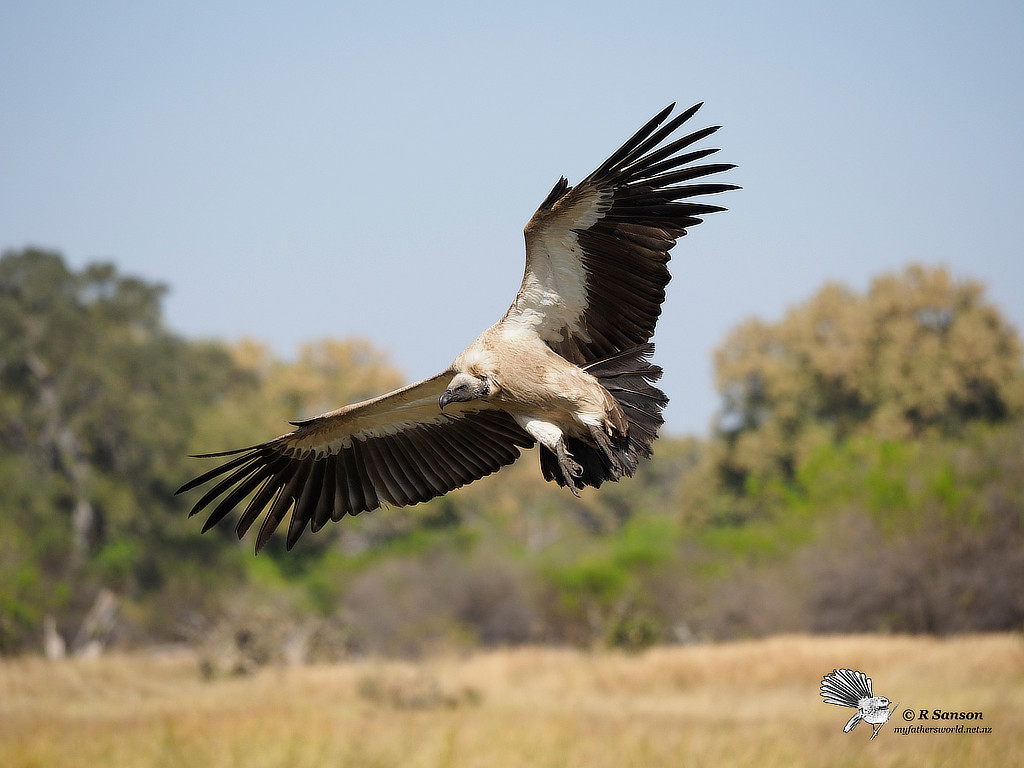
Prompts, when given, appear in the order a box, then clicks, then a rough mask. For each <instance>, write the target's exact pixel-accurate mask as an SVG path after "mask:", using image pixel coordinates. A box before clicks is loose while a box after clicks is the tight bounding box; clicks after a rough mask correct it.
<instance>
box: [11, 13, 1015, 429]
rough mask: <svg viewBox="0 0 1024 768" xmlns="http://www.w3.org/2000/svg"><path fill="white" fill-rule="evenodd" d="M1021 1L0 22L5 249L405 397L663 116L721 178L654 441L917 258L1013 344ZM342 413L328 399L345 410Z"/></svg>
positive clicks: (681, 248)
mask: <svg viewBox="0 0 1024 768" xmlns="http://www.w3.org/2000/svg"><path fill="white" fill-rule="evenodd" d="M1022 40H1024V3H1021V2H1020V0H1014V1H1012V2H976V3H967V2H959V3H953V2H920V3H910V2H899V1H898V0H887V2H862V3H847V4H842V5H840V4H835V5H833V4H830V3H821V2H803V3H802V2H786V1H782V2H771V3H744V2H716V3H710V2H701V3H696V2H660V3H652V2H642V1H637V2H630V3H625V2H621V0H620V1H619V2H578V3H577V2H574V3H534V2H512V3H505V4H500V5H499V4H490V3H481V2H472V3H470V2H453V1H451V0H449V2H445V3H436V4H429V5H428V4H423V3H407V4H406V3H388V2H376V3H372V4H371V3H365V4H354V3H342V2H322V3H301V2H290V3H280V2H267V3H258V4H257V3H241V2H239V3H216V2H211V3H187V2H177V3H163V4H156V3H127V2H125V3H107V2H92V3H79V2H46V1H45V0H42V1H40V2H22V3H15V2H10V1H8V2H4V3H2V4H0V248H2V249H4V250H6V249H20V248H23V247H26V246H29V245H33V246H41V247H47V248H53V249H56V250H59V251H61V252H62V253H63V254H64V255H65V256H66V258H67V259H68V260H69V262H70V263H71V264H72V265H73V266H75V267H76V268H78V267H81V266H83V265H84V264H86V263H87V262H89V261H92V260H113V261H114V262H116V263H117V265H118V266H119V268H120V269H121V270H122V271H123V272H126V273H129V274H137V275H139V276H142V277H144V278H146V279H148V280H151V281H159V282H163V283H166V284H167V285H168V286H169V287H170V294H169V295H168V297H167V299H166V302H165V316H166V318H167V321H168V323H169V325H170V326H171V328H173V329H174V330H176V331H178V332H181V333H183V334H185V335H187V336H189V337H195V338H198V337H221V338H225V339H236V338H239V337H241V336H251V337H255V338H258V339H263V340H266V341H268V342H270V343H272V344H273V345H274V347H275V348H276V349H277V350H278V351H279V352H281V353H282V354H284V355H290V354H292V353H293V352H294V350H295V348H296V346H297V345H298V344H299V343H301V342H302V341H307V340H312V339H316V338H321V337H325V336H335V337H343V336H351V335H357V336H363V337H366V338H368V339H370V340H371V341H372V342H373V343H374V344H376V345H377V346H379V347H380V348H382V349H384V350H387V351H388V353H389V354H390V356H391V360H392V361H393V363H394V364H395V365H396V366H397V367H398V368H399V369H401V370H402V371H403V372H404V373H405V375H406V376H407V377H408V378H409V379H414V378H421V377H424V376H428V375H432V374H433V373H436V372H437V371H438V370H441V368H442V367H443V366H445V365H447V364H448V363H449V362H450V360H451V359H452V358H453V357H454V356H455V355H456V354H457V353H458V352H459V351H460V350H461V349H462V348H463V346H465V344H467V343H468V342H469V341H471V340H472V339H473V338H474V337H475V336H476V334H477V333H478V332H479V331H481V330H483V328H485V327H486V326H488V325H490V324H491V323H492V322H494V321H495V320H497V319H498V318H499V317H500V316H501V314H502V313H503V312H504V311H505V309H506V308H507V306H508V304H509V302H510V301H511V300H512V297H513V296H514V294H515V291H516V289H517V288H518V285H519V280H520V278H521V276H522V269H523V240H522V227H523V225H524V224H525V223H526V221H527V220H528V219H529V217H530V216H531V215H532V213H533V211H534V210H535V208H536V207H537V205H538V204H539V203H540V202H541V200H542V199H543V198H544V196H545V195H546V193H547V192H548V190H549V189H550V188H551V186H552V184H553V183H554V182H555V181H556V180H557V179H558V177H559V176H560V175H562V174H564V175H566V176H567V177H568V178H569V180H570V182H576V181H579V180H580V179H581V178H582V177H583V176H585V175H586V174H587V173H588V172H590V171H591V170H592V169H593V168H594V167H596V166H597V164H598V163H600V161H601V160H603V159H604V158H605V157H606V156H607V155H608V154H609V153H610V152H611V151H612V150H613V149H615V148H616V147H617V146H618V145H619V144H620V143H621V142H622V141H623V140H624V139H625V138H627V137H628V136H629V135H630V134H631V133H632V132H633V131H634V130H635V129H636V128H638V127H639V126H640V125H641V124H642V123H643V122H645V121H646V120H647V119H648V118H649V117H650V116H652V115H653V114H654V113H655V112H657V111H658V110H659V109H660V108H662V107H663V106H665V105H666V104H668V103H670V102H673V101H677V102H679V103H680V105H681V106H688V105H689V104H692V103H695V102H698V101H704V102H705V106H704V108H703V109H702V110H701V112H700V113H699V115H698V117H697V118H696V123H695V125H698V126H699V125H703V124H721V125H723V126H724V127H723V128H722V130H721V131H719V133H718V134H717V135H716V136H715V138H714V139H713V142H712V143H713V144H715V145H717V146H720V147H722V152H720V153H719V155H718V158H720V159H721V160H722V161H724V162H733V163H737V164H738V165H739V166H740V167H739V168H738V169H736V170H734V171H731V172H730V173H729V174H728V176H729V179H728V180H729V181H731V182H733V183H736V184H740V185H742V186H743V190H742V191H739V192H732V193H729V194H728V195H726V196H723V197H722V198H721V202H722V203H723V204H725V205H726V206H728V208H729V209H730V210H729V211H728V212H726V213H722V214H716V215H714V216H710V217H708V219H707V220H706V221H705V223H704V224H702V225H701V226H699V227H697V228H696V229H694V230H692V231H691V232H690V234H689V235H687V237H685V238H684V239H683V240H682V241H681V242H680V244H679V245H678V246H677V248H676V249H675V250H674V251H673V261H672V266H673V275H674V278H673V281H672V283H671V285H670V286H669V291H668V300H667V302H666V306H665V311H664V314H663V316H662V320H661V324H660V326H659V330H658V333H657V335H656V337H655V341H656V343H657V345H658V352H657V356H656V358H657V361H658V362H659V363H660V364H661V365H662V366H663V367H664V368H665V370H666V373H665V378H664V379H663V385H664V388H665V389H666V391H667V392H668V394H669V396H670V397H671V398H672V403H671V404H670V405H669V408H668V410H667V414H666V415H667V421H668V429H669V430H670V431H671V432H674V433H705V432H706V430H707V428H708V426H709V424H710V421H711V419H712V417H713V414H714V412H715V410H716V408H717V407H718V404H719V401H718V397H717V395H716V393H715V391H714V387H713V381H712V375H713V373H712V360H711V352H712V350H713V349H714V347H715V346H717V345H718V344H719V343H720V342H721V341H722V339H723V337H724V336H725V334H726V333H727V331H728V330H729V329H730V328H732V327H733V326H735V325H736V324H737V323H738V322H740V321H741V320H743V319H744V318H746V317H748V316H750V315H758V316H760V317H762V318H765V319H768V320H775V319H778V318H779V317H781V315H782V313H783V312H784V311H785V309H786V308H787V307H788V306H790V305H792V304H793V303H796V302H799V301H802V300H804V299H806V298H808V297H809V296H810V295H811V294H812V293H814V292H815V291H816V290H817V289H818V288H819V287H820V286H821V285H822V284H823V283H824V282H825V281H827V280H838V281H842V282H845V283H847V284H848V285H850V286H852V287H854V288H856V289H858V290H863V289H864V288H866V286H867V285H868V281H869V280H870V278H871V277H872V276H874V275H877V274H880V273H882V272H887V271H894V270H900V269H902V268H903V267H904V266H905V265H907V264H908V263H910V262H913V261H918V262H923V263H926V264H935V265H938V264H943V265H946V266H948V267H949V268H950V269H951V270H952V272H953V273H954V274H955V275H956V276H958V277H962V278H972V279H978V280H981V281H983V282H984V283H986V284H987V286H988V289H989V292H988V295H989V297H990V298H991V299H992V300H993V301H995V302H996V303H997V304H998V305H999V306H1000V307H1001V308H1002V310H1003V311H1004V312H1005V313H1006V315H1007V316H1008V317H1009V318H1010V319H1011V321H1012V322H1013V323H1014V324H1015V325H1016V326H1017V327H1018V328H1021V327H1022V326H1024V258H1022V257H1024V253H1022V248H1021V234H1020V230H1021V222H1022V219H1024V215H1022V211H1021V209H1022V206H1024V181H1022V178H1024V43H1022ZM339 405H341V403H339Z"/></svg>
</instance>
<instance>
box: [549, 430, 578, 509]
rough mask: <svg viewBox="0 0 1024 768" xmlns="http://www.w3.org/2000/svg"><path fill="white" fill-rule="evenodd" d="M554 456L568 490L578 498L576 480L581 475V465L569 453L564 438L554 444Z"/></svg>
mask: <svg viewBox="0 0 1024 768" xmlns="http://www.w3.org/2000/svg"><path fill="white" fill-rule="evenodd" d="M555 458H557V459H558V468H559V469H561V470H562V477H564V478H565V484H566V485H568V486H569V490H570V491H572V493H573V495H574V496H575V497H576V498H579V496H580V491H579V486H578V485H577V484H576V481H577V480H579V479H580V478H581V477H583V467H581V466H580V465H579V464H578V463H577V462H576V461H575V460H573V458H572V456H571V455H569V449H568V448H566V447H565V441H564V440H559V441H558V444H557V445H556V446H555Z"/></svg>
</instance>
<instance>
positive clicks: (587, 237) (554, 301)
mask: <svg viewBox="0 0 1024 768" xmlns="http://www.w3.org/2000/svg"><path fill="white" fill-rule="evenodd" d="M673 107H674V105H671V106H669V107H668V108H666V109H665V110H663V111H662V112H661V113H659V114H658V115H656V116H655V117H654V118H653V119H652V120H651V121H650V122H649V123H647V124H646V125H645V126H644V127H643V128H641V129H640V130H639V131H637V133H636V134H635V135H634V136H633V137H632V138H631V139H630V140H629V141H627V142H626V143H625V144H623V145H622V147H620V148H619V149H618V150H617V151H616V152H615V153H614V154H613V155H612V156H611V157H609V158H608V159H607V160H606V161H605V162H604V163H603V164H602V165H601V167H599V168H598V169H597V170H596V171H594V172H593V173H592V174H590V175H589V176H588V177H587V178H586V179H584V180H583V181H582V182H580V184H579V185H577V186H576V187H570V186H569V184H568V182H567V181H566V180H565V179H564V178H563V179H561V180H559V182H558V183H557V184H556V185H555V187H554V189H552V190H551V193H550V194H549V195H548V197H547V199H546V200H545V201H544V202H543V203H542V204H541V206H540V208H539V209H538V210H537V212H536V213H535V214H534V216H533V218H532V219H530V222H529V223H528V224H527V225H526V230H525V234H526V273H525V275H524V276H523V282H522V285H521V286H520V288H519V293H518V294H517V296H516V298H515V301H514V302H513V303H512V306H511V307H510V308H509V310H508V312H506V313H505V316H504V318H502V322H503V323H512V324H516V325H518V326H520V327H522V328H523V330H525V331H528V332H533V333H536V334H537V335H538V336H540V338H542V339H543V340H544V341H545V342H546V343H547V344H548V346H550V347H551V348H552V349H553V350H554V351H555V352H557V353H558V354H560V355H562V357H564V358H566V359H567V360H569V361H570V362H573V363H575V364H576V365H584V364H586V363H589V362H593V361H595V360H599V359H602V358H606V357H609V356H611V355H614V354H615V353H617V352H622V351H625V350H627V349H630V348H632V347H636V346H638V345H640V344H644V343H646V342H647V341H649V340H650V338H651V336H652V335H653V334H654V326H655V324H656V323H657V320H658V316H659V315H660V314H661V304H662V302H663V301H664V300H665V286H666V285H667V284H668V281H669V272H668V266H667V265H668V259H669V255H668V252H669V249H670V248H672V246H673V245H675V242H676V239H678V238H679V237H681V236H683V235H684V234H686V230H687V228H689V227H692V226H695V225H697V224H699V223H700V222H701V219H700V216H702V215H704V214H708V213H714V212H716V211H722V210H725V209H724V208H721V207H719V206H716V205H709V204H707V203H703V202H693V198H696V197H703V196H705V195H710V194H714V193H718V192H725V191H727V190H730V189H737V187H735V186H734V185H732V184H717V183H696V184H693V183H689V182H691V181H693V180H694V179H700V178H703V177H706V176H710V175H712V174H716V173H719V172H721V171H726V170H728V169H730V168H732V167H734V166H732V165H726V164H722V163H708V164H701V163H700V162H699V161H701V160H702V159H704V158H705V157H707V156H709V155H711V154H713V153H714V152H717V151H718V150H717V149H698V150H692V151H687V152H684V150H686V149H688V148H689V147H690V146H691V145H693V144H695V143H696V142H698V141H700V140H701V139H704V138H706V137H707V136H710V135H711V134H712V133H714V132H715V131H716V130H718V126H713V127H710V128H704V129H701V130H698V131H695V132H693V133H690V134H688V135H686V136H683V137H681V138H678V139H675V140H673V141H669V142H668V143H664V142H666V140H667V139H668V138H669V137H670V136H671V135H672V134H673V133H674V132H675V131H676V130H677V129H678V128H679V127H680V126H681V125H682V124H683V123H685V122H686V121H687V120H689V119H690V118H691V117H693V115H694V114H695V113H696V112H697V110H698V109H699V108H700V105H699V104H698V105H697V106H695V107H692V108H690V109H688V110H686V111H685V112H683V113H681V114H679V115H677V116H676V117H674V118H672V119H671V120H669V121H668V122H667V123H666V122H665V120H666V119H667V118H668V116H669V114H671V112H672V109H673ZM663 123H664V125H662V124H663Z"/></svg>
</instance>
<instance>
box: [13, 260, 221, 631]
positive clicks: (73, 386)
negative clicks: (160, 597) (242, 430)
mask: <svg viewBox="0 0 1024 768" xmlns="http://www.w3.org/2000/svg"><path fill="white" fill-rule="evenodd" d="M164 290H165V289H164V288H163V286H160V285H154V284H151V283H147V282H145V281H144V280H141V279H138V278H135V277H128V276H124V275H121V274H119V273H118V272H117V270H116V268H115V267H114V266H113V265H110V264H93V265H90V266H87V267H86V268H84V269H83V270H81V271H74V270H71V269H69V268H68V266H67V265H66V264H65V262H64V260H63V259H62V258H61V256H60V255H59V254H56V253H52V252H47V251H41V250H34V249H28V250H25V251H22V252H9V253H5V254H4V255H3V257H2V258H0V474H2V475H3V477H4V480H5V486H4V487H5V493H4V494H2V495H0V521H2V523H3V525H4V528H5V531H6V533H5V537H6V536H11V537H18V536H20V537H22V539H23V540H24V541H25V542H28V543H29V544H30V546H29V547H28V549H27V550H20V551H18V552H11V553H9V554H10V555H11V558H10V560H9V561H8V565H10V567H11V568H12V569H13V570H15V571H17V573H18V574H20V575H19V581H18V583H26V584H28V583H32V584H49V585H50V589H48V590H43V592H44V593H46V594H47V595H48V596H49V598H48V600H45V601H44V602H48V603H49V605H47V606H45V607H46V608H47V609H49V610H54V609H57V608H59V607H61V606H60V605H56V603H60V602H62V601H63V603H65V604H70V603H74V602H75V601H76V600H82V601H88V600H89V599H90V598H89V597H88V595H87V594H86V593H87V592H88V591H89V582H90V580H89V579H88V578H85V576H87V575H89V574H91V575H92V576H95V577H96V579H97V580H98V581H100V582H103V583H107V584H111V585H112V586H115V587H117V588H119V589H128V588H139V587H140V585H141V586H142V587H143V588H144V584H143V582H146V581H150V582H152V581H157V580H159V578H160V573H159V571H160V566H159V565H158V563H159V558H158V557H157V556H156V552H155V550H156V549H157V548H158V547H160V546H167V545H170V544H172V543H173V541H174V540H175V538H176V537H179V538H180V533H176V531H179V532H183V531H184V530H185V528H184V526H183V525H181V524H179V523H178V522H177V520H178V518H179V517H180V508H179V506H178V504H177V503H176V502H174V501H172V494H173V490H174V488H175V485H176V483H177V482H178V481H179V480H180V478H181V477H182V476H183V475H184V474H185V465H184V454H185V450H186V443H187V441H188V438H189V436H190V434H191V431H192V426H193V421H194V419H195V416H196V413H197V409H198V408H199V407H201V406H202V403H203V402H204V401H206V402H209V401H210V400H212V399H213V398H214V397H216V396H217V393H218V392H219V391H220V390H221V389H222V388H223V381H222V379H223V378H224V376H225V375H226V372H227V371H229V370H230V360H229V358H228V356H227V355H226V354H225V353H224V352H223V350H222V349H221V348H220V347H219V346H217V345H210V344H196V343H189V342H186V341H185V340H183V339H181V338H179V337H177V336H175V335H174V334H172V333H171V332H169V331H168V330H167V329H166V328H165V327H164V326H163V323H162V321H161V315H160V300H161V298H162V296H163V294H164ZM19 564H20V565H19ZM95 586H96V585H95V584H93V591H95ZM8 587H9V588H11V589H13V588H14V587H13V586H11V584H10V583H9V584H8ZM80 591H81V592H82V594H81V596H80V597H76V595H78V593H79V592H80ZM61 595H63V597H61ZM6 599H8V601H12V602H11V604H12V605H13V604H14V603H15V602H17V598H16V596H14V595H12V594H11V593H10V592H7V593H6ZM30 602H31V601H30ZM21 605H22V607H24V603H21ZM29 613H31V611H29ZM0 640H2V638H0Z"/></svg>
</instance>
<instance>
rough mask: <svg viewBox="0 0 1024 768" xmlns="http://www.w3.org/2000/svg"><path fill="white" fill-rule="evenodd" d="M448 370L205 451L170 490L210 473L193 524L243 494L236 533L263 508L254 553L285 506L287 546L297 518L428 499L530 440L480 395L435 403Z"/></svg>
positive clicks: (506, 460) (515, 453)
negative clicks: (201, 461) (264, 436)
mask: <svg viewBox="0 0 1024 768" xmlns="http://www.w3.org/2000/svg"><path fill="white" fill-rule="evenodd" d="M452 375H453V372H452V371H445V372H444V373H441V374H438V375H437V376H434V377H433V378H430V379H425V380H423V381H421V382H418V383H416V384H410V385H409V386H407V387H403V388H401V389H398V390H395V391H394V392H391V393H389V394H386V395H381V396H380V397H376V398H373V399H372V400H366V401H364V402H361V403H355V404H353V405H347V406H345V407H344V408H339V409H338V410H336V411H332V412H330V413H325V414H323V415H321V416H316V417H315V418H312V419H307V420H305V421H299V422H294V423H295V426H296V429H295V431H294V432H291V433H289V434H287V435H282V436H280V437H277V438H275V439H273V440H269V441H267V442H265V443H261V444H260V445H255V446H252V447H251V448H243V449H241V450H238V451H226V452H224V453H214V454H206V456H207V457H220V458H223V457H230V458H229V459H228V460H227V461H225V462H224V463H222V464H221V465H219V466H217V467H215V468H214V469H212V470H210V471H209V472H206V473H205V474H203V475H200V476H199V477H197V478H195V479H194V480H192V481H190V482H188V483H186V484H185V485H183V486H182V487H181V488H179V489H178V491H177V492H178V493H183V492H185V491H188V490H191V489H193V488H197V487H199V486H201V485H204V484H206V483H208V482H211V481H214V480H216V481H217V482H216V484H215V485H214V486H213V487H212V488H210V489H209V490H208V491H207V492H206V494H205V495H204V496H203V497H202V498H201V499H199V501H197V502H196V504H195V506H193V507H192V511H191V512H190V513H189V515H190V516H191V515H194V514H196V513H198V512H201V511H202V510H203V509H205V508H206V507H208V506H209V505H211V504H214V503H215V502H216V506H215V507H214V508H213V511H212V512H211V513H210V516H209V518H208V519H207V521H206V524H205V525H204V526H203V531H207V530H209V529H210V528H211V527H212V526H214V525H216V524H217V523H218V522H219V521H220V520H222V519H223V518H224V517H225V516H226V515H227V514H228V513H229V512H230V511H231V510H232V509H234V508H235V507H236V506H237V505H239V504H240V503H241V502H242V501H243V500H244V499H245V498H246V497H247V496H250V494H251V498H250V500H249V503H248V504H247V505H246V507H245V509H244V511H243V512H242V514H241V516H240V517H239V519H238V523H237V525H236V526H235V530H236V532H237V533H238V536H239V538H241V537H242V536H243V535H244V534H245V532H246V531H247V530H249V528H250V527H251V526H252V524H253V523H254V522H255V521H256V519H257V518H258V517H259V516H260V515H261V514H263V513H264V512H266V516H265V517H264V519H263V524H262V525H261V526H260V531H259V535H258V536H257V538H256V551H257V552H258V551H259V550H260V549H262V548H263V546H264V545H265V544H266V543H267V541H268V540H269V539H270V536H271V534H273V532H274V530H275V529H276V528H277V527H278V525H280V523H281V521H282V520H283V519H284V517H285V516H286V515H287V514H288V511H289V510H292V516H291V522H290V523H289V525H288V538H287V542H286V545H287V547H288V549H291V548H292V546H293V545H294V544H295V541H296V540H297V539H298V538H299V535H300V534H301V533H302V531H303V530H305V528H306V527H307V526H309V527H310V528H311V529H312V530H313V531H314V532H315V531H317V530H319V529H320V528H321V526H323V525H324V524H325V523H326V522H327V521H328V520H340V519H341V518H342V517H343V516H344V515H346V514H348V515H357V514H359V513H360V512H365V511H369V510H372V509H376V508H377V507H379V506H381V505H384V504H393V505H395V506H405V505H407V504H416V503H417V502H421V501H426V500H428V499H432V498H433V497H435V496H440V495H442V494H444V493H447V492H448V491H450V490H453V489H455V488H458V487H460V486H463V485H465V484H467V483H470V482H472V481H474V480H477V479H479V478H481V477H483V476H484V475H489V474H491V473H492V472H494V471H496V470H498V469H500V468H501V467H503V466H504V465H506V464H511V463H512V462H513V461H515V460H516V459H517V458H518V457H519V449H520V448H529V447H531V446H532V445H533V443H534V441H533V438H532V437H530V436H529V435H528V434H527V433H526V432H525V431H523V429H522V428H520V427H519V425H518V424H516V422H515V420H514V419H513V418H512V417H511V416H509V415H508V414H507V413H506V412H505V411H502V410H498V409H495V408H491V407H490V406H488V404H487V402H486V401H484V400H476V401H473V402H471V403H452V404H451V405H449V406H448V407H447V408H445V409H444V411H442V410H441V409H440V408H439V407H438V398H439V397H440V396H441V393H442V392H444V390H445V386H446V384H447V382H448V381H449V380H450V379H451V377H452Z"/></svg>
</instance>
